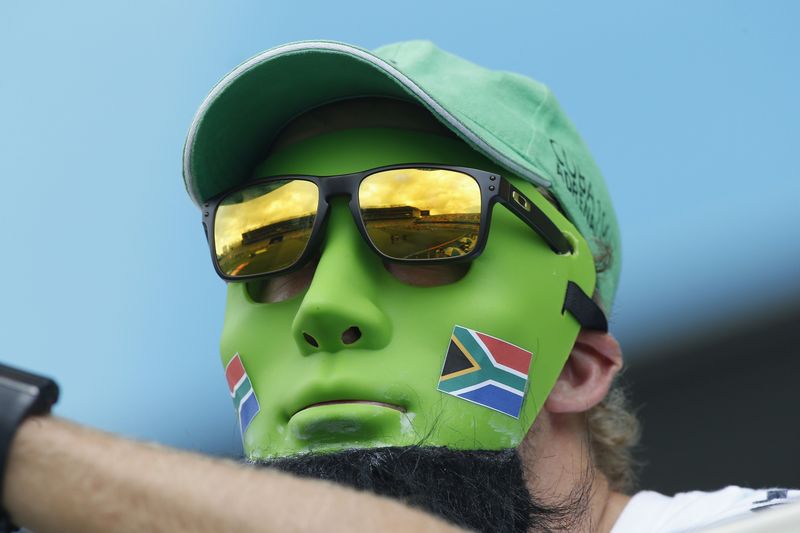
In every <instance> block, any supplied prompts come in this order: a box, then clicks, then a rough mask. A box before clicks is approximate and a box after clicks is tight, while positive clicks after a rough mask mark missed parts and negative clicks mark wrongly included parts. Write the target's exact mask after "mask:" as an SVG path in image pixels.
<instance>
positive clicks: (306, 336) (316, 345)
mask: <svg viewBox="0 0 800 533" xmlns="http://www.w3.org/2000/svg"><path fill="white" fill-rule="evenodd" d="M303 338H304V339H305V340H306V342H307V343H308V344H310V345H311V346H313V347H314V348H319V343H318V342H317V339H315V338H314V337H312V336H311V335H309V334H308V333H306V332H305V331H304V332H303Z"/></svg>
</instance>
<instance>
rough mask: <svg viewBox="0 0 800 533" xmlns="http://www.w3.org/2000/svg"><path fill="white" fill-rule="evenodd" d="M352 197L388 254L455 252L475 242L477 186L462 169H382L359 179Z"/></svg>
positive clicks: (421, 257) (411, 256) (420, 256)
mask: <svg viewBox="0 0 800 533" xmlns="http://www.w3.org/2000/svg"><path fill="white" fill-rule="evenodd" d="M358 201H359V205H360V207H361V218H362V219H363V220H364V225H365V226H366V228H367V234H368V235H369V238H370V240H372V242H373V244H374V245H375V247H376V248H378V250H380V251H381V252H382V253H384V254H385V255H387V256H388V257H391V258H393V259H419V260H425V259H442V258H449V257H457V256H461V255H466V254H468V253H470V252H471V251H472V250H473V249H474V248H475V246H476V245H477V243H478V233H479V232H480V218H481V190H480V187H479V186H478V182H477V181H475V180H474V179H473V178H472V177H471V176H469V175H467V174H463V173H461V172H456V171H453V170H443V169H435V168H429V169H425V168H404V169H396V170H385V171H382V172H377V173H375V174H371V175H369V176H367V177H366V178H365V179H364V181H362V182H361V186H360V187H359V189H358Z"/></svg>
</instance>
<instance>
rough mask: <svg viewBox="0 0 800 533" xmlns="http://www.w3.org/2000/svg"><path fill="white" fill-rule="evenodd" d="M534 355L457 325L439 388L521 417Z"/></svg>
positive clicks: (464, 398) (445, 360)
mask: <svg viewBox="0 0 800 533" xmlns="http://www.w3.org/2000/svg"><path fill="white" fill-rule="evenodd" d="M531 357H532V354H531V352H529V351H526V350H523V349H522V348H520V347H519V346H514V345H513V344H511V343H508V342H505V341H503V340H500V339H498V338H496V337H492V336H491V335H486V334H485V333H480V332H479V331H475V330H472V329H468V328H465V327H462V326H455V327H454V328H453V334H452V335H451V336H450V344H449V346H448V347H447V354H446V355H445V358H444V364H443V365H442V374H441V378H440V379H439V386H438V387H437V388H438V390H440V391H442V392H444V393H446V394H450V395H452V396H456V397H458V398H461V399H462V400H467V401H468V402H472V403H476V404H478V405H482V406H484V407H488V408H489V409H493V410H495V411H499V412H501V413H504V414H507V415H509V416H513V417H514V418H519V413H520V411H521V410H522V401H523V400H524V399H525V389H526V387H527V385H528V371H529V369H530V366H531Z"/></svg>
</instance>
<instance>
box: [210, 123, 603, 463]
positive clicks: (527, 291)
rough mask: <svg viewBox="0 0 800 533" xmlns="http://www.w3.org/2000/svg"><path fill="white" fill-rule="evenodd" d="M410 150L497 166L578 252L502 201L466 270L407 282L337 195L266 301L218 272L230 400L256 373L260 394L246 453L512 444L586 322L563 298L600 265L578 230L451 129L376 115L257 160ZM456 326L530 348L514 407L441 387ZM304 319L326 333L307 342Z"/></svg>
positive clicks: (346, 161)
mask: <svg viewBox="0 0 800 533" xmlns="http://www.w3.org/2000/svg"><path fill="white" fill-rule="evenodd" d="M420 162H425V163H440V164H450V165H458V166H466V167H473V168H480V169H483V170H489V171H492V170H494V171H496V172H499V173H502V174H503V175H504V176H505V177H506V178H508V179H510V180H511V181H512V182H513V183H514V185H516V186H517V187H518V188H520V189H521V190H522V191H523V192H524V193H525V194H526V195H528V197H529V198H531V199H532V200H533V201H534V202H535V203H536V204H537V205H538V207H539V208H541V209H542V210H543V211H544V212H545V213H546V214H547V215H548V216H549V217H550V219H551V220H553V221H554V222H555V223H556V225H558V227H559V228H560V229H561V230H562V231H563V233H564V234H565V235H566V236H567V238H568V239H569V240H570V241H571V242H572V244H573V248H574V250H575V251H574V252H573V253H572V254H567V255H558V254H556V253H554V252H553V251H552V250H551V249H550V248H549V247H548V246H547V245H546V244H545V242H544V241H543V240H542V239H541V238H540V237H539V236H538V235H537V234H536V233H535V232H533V231H531V229H530V228H529V227H527V226H526V225H525V224H524V223H522V222H521V221H520V220H519V219H517V218H516V217H515V216H514V215H513V214H511V213H510V212H509V211H508V210H506V209H503V208H499V207H498V208H496V209H494V212H493V214H492V225H491V230H490V233H489V239H488V243H487V245H486V249H485V251H484V252H483V254H482V255H481V256H480V257H479V258H477V259H476V260H475V261H474V262H473V263H472V264H471V265H470V267H469V271H468V272H467V273H466V275H465V276H464V277H463V278H461V279H460V280H458V281H456V282H455V283H451V284H448V285H442V286H434V287H419V286H412V285H408V284H406V283H403V282H402V281H400V280H399V279H397V278H396V277H395V276H394V275H392V274H391V273H390V272H389V271H388V270H387V268H386V267H385V266H384V264H383V262H382V260H381V258H380V257H378V256H377V255H375V254H374V253H373V252H371V251H370V249H369V248H368V247H367V245H366V244H365V243H364V241H363V240H362V238H361V236H360V234H359V233H358V230H357V228H356V226H355V224H354V222H353V219H352V216H351V215H350V212H349V210H348V208H347V203H346V202H347V199H346V198H333V199H332V201H331V212H330V214H329V220H328V226H327V237H326V239H325V242H324V244H323V247H322V252H321V257H320V260H319V263H318V265H317V267H316V271H315V273H314V277H313V281H312V282H311V285H310V287H309V288H308V289H307V290H305V291H302V292H300V293H299V294H297V295H295V296H294V297H292V298H289V299H288V300H285V301H281V302H276V303H260V302H256V301H254V300H253V299H252V298H251V296H250V293H249V292H248V290H247V288H246V285H245V284H244V283H230V284H229V285H228V297H227V308H226V314H225V325H224V329H223V333H222V341H221V356H222V362H223V364H224V365H226V367H227V366H228V365H229V363H231V360H232V359H234V356H235V354H238V355H239V359H240V360H241V363H242V365H243V367H244V370H245V371H246V375H247V377H248V378H249V383H250V385H247V386H246V387H240V389H239V390H238V391H237V394H238V399H237V398H235V400H234V402H235V403H239V402H240V401H241V400H242V398H241V396H242V394H243V393H247V392H248V391H249V390H250V388H249V387H250V386H252V392H253V394H254V395H255V397H256V398H257V402H258V412H257V414H256V415H255V416H254V417H253V418H252V421H251V422H250V423H249V425H247V426H246V431H245V432H244V435H243V440H244V450H245V454H246V456H247V457H248V458H250V459H259V458H268V457H279V456H286V455H292V454H296V453H300V452H327V451H335V450H341V449H344V448H353V447H376V446H404V445H412V444H422V445H429V446H447V447H450V448H457V449H489V450H494V449H502V448H511V447H515V446H517V445H518V444H519V443H520V441H521V440H522V439H523V437H524V436H525V434H526V433H527V431H528V429H529V428H530V426H531V424H532V423H533V421H534V419H535V418H536V415H537V413H538V412H539V410H540V409H541V407H542V405H543V403H544V401H545V399H546V397H547V395H548V393H549V392H550V389H551V388H552V386H553V384H554V382H555V380H556V378H557V377H558V375H559V373H560V371H561V368H562V366H563V365H564V362H565V360H566V358H567V356H568V355H569V352H570V350H571V348H572V345H573V344H574V342H575V338H576V336H577V334H578V331H579V328H580V326H579V325H578V323H577V321H576V320H575V319H574V318H573V317H572V316H571V315H570V314H569V313H563V311H562V305H563V302H564V294H565V290H566V285H567V282H568V281H573V282H575V283H577V284H578V285H579V286H580V287H581V288H582V289H583V290H584V291H585V292H586V293H587V294H592V291H593V290H594V283H595V272H594V265H593V261H592V256H591V253H590V251H589V248H588V245H587V243H586V241H585V240H584V239H583V238H582V237H581V236H580V235H579V234H578V232H577V231H576V229H575V228H574V227H573V226H572V224H571V223H570V222H569V221H567V220H566V219H565V218H564V217H563V216H562V215H561V214H560V213H559V212H558V211H557V209H556V208H555V207H554V206H553V205H552V204H550V203H549V202H548V201H547V200H546V199H545V198H544V197H543V196H542V195H541V194H539V193H538V192H537V191H536V190H535V188H534V187H533V186H532V185H531V184H530V183H528V182H526V181H523V180H521V179H518V178H516V177H515V176H513V175H509V174H508V173H506V172H503V171H502V170H500V169H498V168H497V166H496V165H494V164H492V163H491V162H489V161H488V160H486V159H485V158H483V157H482V156H480V155H479V154H478V153H477V152H475V151H473V150H471V149H470V148H469V147H468V146H467V145H466V144H464V143H462V142H460V141H458V140H455V139H451V138H447V137H443V136H439V135H435V134H426V133H421V132H410V131H406V130H395V129H377V128H373V129H352V130H345V131H339V132H334V133H328V134H325V135H321V136H318V137H314V138H311V139H307V140H303V141H299V142H297V143H295V144H292V145H290V146H288V147H286V148H284V149H283V150H282V151H280V152H278V153H276V154H275V155H273V156H271V157H270V158H269V159H268V160H266V161H265V162H264V163H263V164H262V165H260V166H259V168H258V169H257V171H256V173H255V175H256V176H269V175H276V174H314V175H334V174H344V173H350V172H357V171H361V170H366V169H370V168H375V167H379V166H383V165H390V164H397V163H420ZM454 326H463V327H465V328H469V329H471V330H475V331H478V332H481V333H484V334H486V335H490V336H492V337H496V338H498V339H502V340H503V341H506V342H508V343H511V344H514V345H516V346H518V347H521V348H523V349H524V350H527V351H529V352H531V353H532V362H531V365H530V370H529V373H528V380H527V383H525V384H524V385H523V389H524V401H523V403H522V408H521V411H520V413H519V417H518V418H516V417H513V416H509V415H508V414H505V413H502V412H499V411H497V410H494V409H490V408H488V407H485V406H483V405H480V403H473V402H472V401H466V400H465V399H462V398H459V397H455V396H453V395H451V394H447V393H445V392H442V391H440V390H438V389H439V385H440V378H441V375H442V371H443V362H444V359H445V356H446V353H447V352H448V347H449V345H450V339H451V334H452V333H453V329H454ZM352 327H357V328H358V329H359V330H360V332H361V337H360V338H359V339H358V340H357V341H356V342H353V343H351V344H347V343H345V342H344V341H343V340H342V333H343V332H344V331H346V330H348V329H349V328H352ZM304 333H307V334H311V335H312V336H313V337H314V338H315V339H317V340H318V341H319V344H320V345H321V346H325V347H335V348H334V349H328V350H326V351H320V350H319V349H314V348H312V346H311V345H310V344H309V343H308V341H307V340H306V339H305V338H304ZM234 364H236V365H238V362H237V361H233V363H231V365H232V366H233V365H234ZM235 381H238V382H239V383H240V385H241V384H242V383H244V381H242V380H239V379H238V377H237V378H236V380H235ZM342 400H360V401H359V402H352V401H351V402H342ZM331 402H333V403H331ZM315 404H317V405H315ZM386 404H389V405H390V406H396V407H397V408H392V407H390V406H387V405H386ZM309 406H311V407H309Z"/></svg>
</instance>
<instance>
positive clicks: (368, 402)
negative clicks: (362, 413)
mask: <svg viewBox="0 0 800 533" xmlns="http://www.w3.org/2000/svg"><path fill="white" fill-rule="evenodd" d="M348 403H349V404H364V405H377V406H378V407H386V408H389V409H394V410H395V411H400V412H401V413H405V412H406V409H405V408H404V407H401V406H399V405H394V404H391V403H386V402H377V401H373V400H328V401H324V402H316V403H312V404H309V405H306V406H305V407H303V408H301V409H299V410H298V411H297V412H295V413H294V414H293V415H292V416H294V415H296V414H297V413H300V412H302V411H305V410H306V409H311V408H314V407H320V406H323V405H339V404H348Z"/></svg>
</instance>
